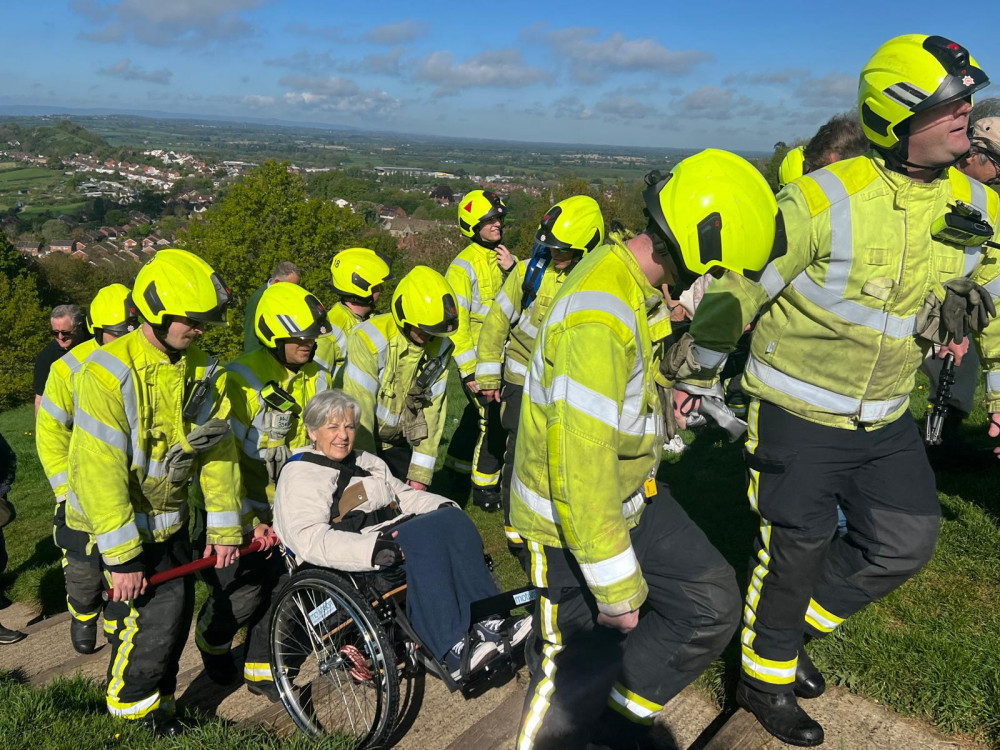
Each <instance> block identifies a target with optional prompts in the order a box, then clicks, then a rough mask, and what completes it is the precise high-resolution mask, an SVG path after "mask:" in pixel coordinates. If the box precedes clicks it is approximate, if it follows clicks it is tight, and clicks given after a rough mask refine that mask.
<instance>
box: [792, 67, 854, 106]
mask: <svg viewBox="0 0 1000 750" xmlns="http://www.w3.org/2000/svg"><path fill="white" fill-rule="evenodd" d="M857 97H858V78H857V76H850V75H847V74H846V73H830V74H829V75H825V76H823V77H821V78H807V79H806V80H804V81H802V82H801V83H800V84H799V85H798V87H797V88H796V89H795V99H796V100H797V101H799V102H800V103H802V104H804V105H805V106H807V107H826V108H829V109H844V108H845V107H851V106H854V105H856V104H857Z"/></svg>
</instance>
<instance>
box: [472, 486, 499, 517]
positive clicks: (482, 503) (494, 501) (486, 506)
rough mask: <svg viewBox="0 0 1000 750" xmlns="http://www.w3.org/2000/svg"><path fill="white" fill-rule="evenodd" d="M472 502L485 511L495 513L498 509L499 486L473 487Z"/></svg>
mask: <svg viewBox="0 0 1000 750" xmlns="http://www.w3.org/2000/svg"><path fill="white" fill-rule="evenodd" d="M472 502H473V503H474V504H475V506H476V507H477V508H480V509H482V510H484V511H486V512H487V513H496V512H497V511H498V510H500V488H499V487H496V486H493V487H473V488H472Z"/></svg>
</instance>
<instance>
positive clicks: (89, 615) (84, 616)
mask: <svg viewBox="0 0 1000 750" xmlns="http://www.w3.org/2000/svg"><path fill="white" fill-rule="evenodd" d="M66 609H68V610H69V613H70V614H71V615H73V619H74V620H79V621H80V622H89V621H90V620H93V619H94V618H95V617H97V616H98V615H99V614H100V613H101V610H97V611H96V612H77V611H76V609H74V607H73V605H72V604H70V602H69V597H68V596H67V597H66Z"/></svg>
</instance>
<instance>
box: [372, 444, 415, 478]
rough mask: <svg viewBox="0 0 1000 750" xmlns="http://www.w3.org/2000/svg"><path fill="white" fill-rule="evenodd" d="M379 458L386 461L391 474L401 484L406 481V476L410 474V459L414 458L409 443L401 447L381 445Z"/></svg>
mask: <svg viewBox="0 0 1000 750" xmlns="http://www.w3.org/2000/svg"><path fill="white" fill-rule="evenodd" d="M377 452H378V457H379V458H381V459H382V460H383V461H385V464H386V466H388V467H389V473H390V474H392V475H393V476H394V477H396V479H398V480H399V481H401V482H405V481H406V475H407V474H408V473H409V472H410V459H411V458H413V448H412V446H410V444H409V443H401V444H399V445H388V444H384V443H379V446H378V449H377Z"/></svg>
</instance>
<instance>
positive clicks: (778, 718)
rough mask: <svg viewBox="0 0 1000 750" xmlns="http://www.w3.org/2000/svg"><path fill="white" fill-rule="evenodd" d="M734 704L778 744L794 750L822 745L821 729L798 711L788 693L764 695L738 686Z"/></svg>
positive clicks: (742, 683) (807, 715) (743, 683)
mask: <svg viewBox="0 0 1000 750" xmlns="http://www.w3.org/2000/svg"><path fill="white" fill-rule="evenodd" d="M736 702H737V703H738V704H739V705H741V706H742V707H743V708H745V709H746V710H747V711H749V712H750V713H752V714H753V715H754V716H755V717H756V718H757V721H759V722H760V725H761V726H762V727H764V729H766V730H767V731H768V732H770V733H771V734H772V735H774V736H775V737H777V738H778V739H779V740H781V741H782V742H785V743H788V744H789V745H795V746H796V747H816V746H817V745H822V744H823V727H821V726H820V724H819V722H817V721H814V720H813V719H812V718H811V717H810V716H809V714H807V713H806V712H805V711H803V710H802V709H801V708H800V707H799V704H798V702H797V701H796V700H795V693H793V692H792V691H788V692H786V693H765V692H763V691H762V690H755V689H754V688H752V687H750V686H749V685H747V684H746V683H745V682H740V684H739V685H738V686H737V688H736Z"/></svg>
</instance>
